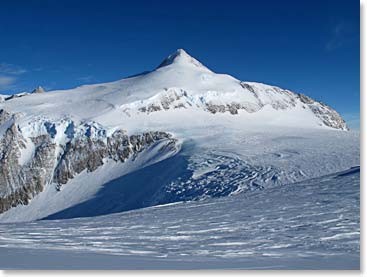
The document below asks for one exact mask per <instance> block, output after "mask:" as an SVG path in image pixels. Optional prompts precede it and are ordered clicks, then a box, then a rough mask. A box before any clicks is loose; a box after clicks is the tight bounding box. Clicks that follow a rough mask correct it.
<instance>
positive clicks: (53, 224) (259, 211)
mask: <svg viewBox="0 0 367 277" xmlns="http://www.w3.org/2000/svg"><path fill="white" fill-rule="evenodd" d="M359 178H360V174H359V167H356V168H352V169H350V170H348V171H344V172H340V173H336V174H331V175H327V176H323V177H319V178H315V179H311V180H307V181H304V182H300V183H295V184H290V185H284V186H280V187H275V188H268V189H264V190H260V191H255V192H248V193H246V194H240V195H236V196H228V197H223V198H219V199H208V200H203V201H193V202H182V203H176V204H169V205H162V206H157V207H150V208H145V209H140V210H135V211H130V212H124V213H117V214H111V215H107V216H99V217H89V218H79V219H69V220H51V221H47V220H44V221H37V222H30V223H11V224H10V223H9V224H5V223H4V224H1V225H0V247H1V249H0V250H1V251H0V267H1V268H4V269H10V268H13V269H47V268H48V269H57V268H58V269H134V268H140V269H205V268H206V269H210V268H247V269H359V242H360V229H359V227H360V225H359V199H360V198H359Z"/></svg>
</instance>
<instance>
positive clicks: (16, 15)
mask: <svg viewBox="0 0 367 277" xmlns="http://www.w3.org/2000/svg"><path fill="white" fill-rule="evenodd" d="M359 8H360V4H359V1H357V0H332V1H331V0H330V1H329V0H298V1H294V0H261V1H256V0H252V1H250V0H247V1H246V0H242V1H241V0H237V1H234V0H225V1H224V0H221V1H215V0H211V1H209V0H207V1H206V0H185V1H173V0H171V1H148V0H146V1H138V0H136V1H110V0H100V1H81V0H80V1H78V0H74V1H63V0H59V1H47V0H44V1H37V0H32V1H21V0H17V1H10V0H4V1H1V3H0V94H11V93H16V92H20V91H30V90H32V89H33V88H35V87H36V86H38V85H41V86H43V87H44V88H45V89H46V90H50V89H63V88H72V87H75V86H78V85H81V84H86V83H98V82H107V81H114V80H118V79H121V78H123V77H126V76H129V75H133V74H136V73H139V72H143V71H146V70H151V69H153V68H154V67H156V66H157V65H158V64H159V63H160V62H161V61H162V60H163V59H164V58H165V57H166V56H168V55H169V54H170V53H172V52H173V51H175V50H176V49H177V48H184V49H185V50H186V51H187V52H188V53H189V54H191V55H192V56H194V57H195V58H197V59H198V60H199V61H201V62H202V63H204V64H205V65H206V66H207V67H209V68H210V69H212V70H213V71H215V72H221V73H228V74H230V75H233V76H234V77H236V78H238V79H241V80H245V81H258V82H263V83H267V84H273V85H277V86H280V87H283V88H287V89H290V90H293V91H296V92H302V93H304V94H307V95H309V96H311V97H313V98H315V99H317V100H320V101H322V102H325V103H326V104H328V105H330V106H332V107H334V108H335V109H336V110H337V111H339V112H340V113H341V114H342V115H343V116H344V117H345V118H346V119H347V122H348V123H349V125H350V126H351V127H353V128H358V126H359V94H360V92H359V90H360V89H359V78H360V74H359V47H360V46H359V28H360V27H359V16H360V14H359Z"/></svg>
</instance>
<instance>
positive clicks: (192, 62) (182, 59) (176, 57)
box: [158, 48, 210, 71]
mask: <svg viewBox="0 0 367 277" xmlns="http://www.w3.org/2000/svg"><path fill="white" fill-rule="evenodd" d="M172 64H175V65H183V66H195V67H197V68H201V69H204V70H206V71H210V70H209V69H208V68H207V67H206V66H204V65H203V64H202V63H200V62H199V61H198V60H196V59H195V58H193V57H192V56H190V55H189V54H188V53H187V52H186V51H185V50H184V49H182V48H180V49H177V50H176V51H175V52H173V53H172V54H171V55H169V56H168V57H167V58H165V59H164V60H163V62H162V63H161V64H160V65H159V66H158V68H161V67H165V66H168V65H172Z"/></svg>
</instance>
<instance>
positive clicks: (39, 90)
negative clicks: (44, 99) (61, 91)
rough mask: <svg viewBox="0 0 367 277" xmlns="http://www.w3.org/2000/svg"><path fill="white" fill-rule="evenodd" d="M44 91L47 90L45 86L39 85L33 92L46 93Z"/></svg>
mask: <svg viewBox="0 0 367 277" xmlns="http://www.w3.org/2000/svg"><path fill="white" fill-rule="evenodd" d="M44 92H45V90H44V89H43V87H41V86H38V87H36V88H35V89H34V90H33V91H32V92H31V93H44Z"/></svg>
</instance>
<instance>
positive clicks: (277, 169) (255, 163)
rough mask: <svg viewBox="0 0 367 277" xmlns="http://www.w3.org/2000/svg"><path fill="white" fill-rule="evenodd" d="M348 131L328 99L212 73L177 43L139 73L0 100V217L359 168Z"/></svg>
mask: <svg viewBox="0 0 367 277" xmlns="http://www.w3.org/2000/svg"><path fill="white" fill-rule="evenodd" d="M346 130H347V126H346V124H345V122H344V120H343V119H342V118H341V116H340V115H339V114H338V113H337V112H336V111H335V110H333V109H332V108H330V107H329V106H327V105H325V104H322V103H320V102H317V101H315V100H313V99H311V98H309V97H307V96H305V95H303V94H297V93H294V92H291V91H289V90H286V89H281V88H279V87H275V86H269V85H265V84H260V83H253V82H243V81H240V80H237V79H235V78H233V77H231V76H229V75H226V74H217V73H214V72H212V71H211V70H210V69H208V68H207V67H205V66H204V65H202V64H201V63H200V62H199V61H197V60H196V59H194V58H193V57H191V56H190V55H188V54H187V53H186V52H185V51H184V50H182V49H179V50H177V51H176V52H175V53H173V54H172V55H170V56H169V57H168V58H166V59H165V60H164V61H163V62H162V63H161V64H160V65H159V66H158V67H157V68H156V69H155V70H153V71H151V72H148V73H144V74H141V75H137V76H135V77H131V78H126V79H122V80H119V81H115V82H110V83H104V84H96V85H84V86H81V87H77V88H75V89H69V90H57V91H49V92H44V91H43V89H42V88H38V89H36V90H35V91H33V92H32V93H23V94H21V95H20V94H19V95H17V96H16V97H8V98H5V97H1V100H0V212H5V213H3V214H2V215H0V219H3V220H10V221H12V220H27V219H28V220H30V219H37V218H42V217H46V216H50V215H52V214H56V213H59V212H62V211H64V210H66V209H68V208H71V207H74V206H77V205H79V204H80V203H83V202H85V201H89V200H91V199H92V198H93V197H95V196H96V195H98V194H99V193H101V191H103V189H106V190H107V192H109V191H108V190H109V189H110V188H111V187H112V188H114V189H115V188H116V190H113V193H114V194H116V191H120V192H121V190H122V191H123V194H124V195H125V196H121V197H122V198H118V199H117V200H116V199H115V200H114V201H112V200H111V198H110V200H109V201H107V202H109V203H115V204H116V203H117V204H116V205H115V204H114V205H115V207H112V206H109V208H108V209H107V210H106V208H101V210H103V213H107V212H108V211H121V210H126V209H132V208H138V207H143V206H149V205H153V204H160V203H167V202H174V201H178V200H191V199H200V198H202V197H208V196H223V195H228V194H233V193H239V192H242V191H246V190H251V189H256V188H262V187H264V186H265V185H274V184H275V185H276V184H282V183H284V182H292V181H296V180H301V179H305V178H307V177H315V176H321V175H323V174H326V173H332V172H335V171H338V170H343V169H346V168H348V167H350V166H352V165H358V164H359V153H358V152H359V147H358V145H359V144H358V143H356V141H358V135H356V134H351V133H350V132H340V131H346ZM259 133H261V134H262V135H259ZM264 134H265V135H264ZM293 136H294V137H298V139H299V140H301V143H299V142H298V141H295V140H292V137H293ZM268 139H269V140H273V141H271V142H269V141H265V140H268ZM308 139H311V140H310V141H311V142H309V141H308ZM261 141H262V142H263V143H264V145H259V142H261ZM316 142H317V143H318V145H317V144H316ZM280 146H282V148H281V149H279V147H280ZM307 147H308V149H307ZM345 147H349V149H350V152H351V153H352V154H350V155H348V154H343V155H339V154H340V153H342V152H343V149H345ZM248 148H250V149H248ZM255 150H256V151H255ZM278 150H279V151H278ZM339 150H340V151H339ZM338 151H339V152H338ZM312 154H313V155H312ZM331 155H339V157H337V158H335V157H333V159H329V158H330V156H331ZM255 157H256V158H255ZM284 157H287V159H286V161H284V159H283V161H282V158H284ZM311 160H312V165H310V161H311ZM326 160H327V161H329V160H332V162H330V163H325V161H326ZM163 161H166V164H164V167H162V166H161V167H159V164H160V165H162V162H163ZM167 161H169V162H168V163H167ZM170 163H171V164H170ZM154 166H158V168H155V167H154ZM170 166H171V167H170ZM144 168H147V170H145V171H144ZM167 168H169V170H167ZM218 168H219V169H221V170H218ZM149 170H153V171H154V172H151V171H149ZM147 171H148V172H147ZM134 172H140V173H141V174H139V175H138V176H135V175H134ZM142 176H143V177H142ZM144 176H149V178H148V179H146V178H147V177H144ZM133 177H134V178H135V179H131V178H133ZM121 178H122V179H121ZM129 178H130V179H129ZM126 179H127V180H126ZM213 179H215V180H221V181H220V182H218V181H216V182H212V181H211V180H213ZM114 180H115V183H114V185H112V186H111V184H110V183H111V182H114ZM116 180H117V181H116ZM107 184H109V185H108V186H107ZM136 184H138V185H139V186H140V187H137V185H136ZM142 188H144V189H143V190H142ZM126 195H130V197H129V198H128V199H127V198H126ZM105 199H107V198H105ZM102 202H103V201H101V203H102ZM121 202H123V205H122V204H121ZM105 204H106V205H107V203H105ZM107 206H108V205H107ZM116 207H117V208H116ZM101 210H99V211H98V212H97V213H100V212H101ZM6 211H7V212H6ZM84 211H85V210H84ZM68 214H69V215H70V214H71V217H72V216H76V215H84V214H80V213H79V214H78V213H76V214H75V210H74V211H73V212H71V213H68Z"/></svg>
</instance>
